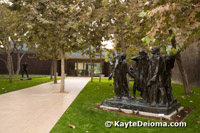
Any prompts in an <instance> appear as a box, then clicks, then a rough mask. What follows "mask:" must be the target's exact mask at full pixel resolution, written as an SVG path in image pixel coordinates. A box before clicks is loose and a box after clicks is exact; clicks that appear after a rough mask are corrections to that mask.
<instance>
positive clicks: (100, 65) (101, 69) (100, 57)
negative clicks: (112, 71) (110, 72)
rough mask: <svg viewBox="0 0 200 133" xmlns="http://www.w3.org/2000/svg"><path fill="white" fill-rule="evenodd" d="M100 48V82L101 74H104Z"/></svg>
mask: <svg viewBox="0 0 200 133" xmlns="http://www.w3.org/2000/svg"><path fill="white" fill-rule="evenodd" d="M101 52H102V51H101V49H100V74H99V82H101V74H102V53H101Z"/></svg>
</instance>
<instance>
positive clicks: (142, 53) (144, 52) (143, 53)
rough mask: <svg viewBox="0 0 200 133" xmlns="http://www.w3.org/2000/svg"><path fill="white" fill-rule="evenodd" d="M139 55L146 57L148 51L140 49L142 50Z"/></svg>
mask: <svg viewBox="0 0 200 133" xmlns="http://www.w3.org/2000/svg"><path fill="white" fill-rule="evenodd" d="M139 55H140V56H141V57H145V56H146V55H147V52H146V51H144V49H140V50H139Z"/></svg>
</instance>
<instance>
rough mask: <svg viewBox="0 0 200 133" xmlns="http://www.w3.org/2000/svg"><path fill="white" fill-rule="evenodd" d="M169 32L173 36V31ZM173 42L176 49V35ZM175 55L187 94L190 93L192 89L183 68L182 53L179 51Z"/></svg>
mask: <svg viewBox="0 0 200 133" xmlns="http://www.w3.org/2000/svg"><path fill="white" fill-rule="evenodd" d="M169 34H170V36H171V35H172V34H173V31H172V30H170V31H169ZM171 43H172V46H173V48H175V49H176V38H175V37H173V38H172V40H171ZM175 57H176V63H177V65H178V68H179V71H180V73H181V78H182V82H183V86H184V90H185V94H190V93H191V90H190V86H189V82H188V77H187V74H186V72H185V70H184V68H183V64H182V60H181V53H180V52H178V53H177V54H176V56H175Z"/></svg>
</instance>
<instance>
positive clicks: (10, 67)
mask: <svg viewBox="0 0 200 133" xmlns="http://www.w3.org/2000/svg"><path fill="white" fill-rule="evenodd" d="M0 17H1V20H2V21H1V22H2V24H1V25H2V28H3V33H4V40H5V43H6V46H5V47H6V48H5V49H6V54H7V68H8V73H9V82H10V83H12V66H11V55H10V50H9V42H8V36H7V35H6V29H5V28H6V27H5V24H4V22H3V20H4V19H3V13H2V11H1V9H0Z"/></svg>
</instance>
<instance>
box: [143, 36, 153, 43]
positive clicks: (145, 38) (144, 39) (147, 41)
mask: <svg viewBox="0 0 200 133" xmlns="http://www.w3.org/2000/svg"><path fill="white" fill-rule="evenodd" d="M151 41H152V39H151V38H149V37H148V36H146V37H144V38H142V42H144V43H146V44H150V42H151Z"/></svg>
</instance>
